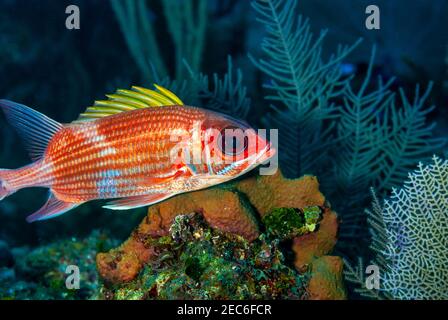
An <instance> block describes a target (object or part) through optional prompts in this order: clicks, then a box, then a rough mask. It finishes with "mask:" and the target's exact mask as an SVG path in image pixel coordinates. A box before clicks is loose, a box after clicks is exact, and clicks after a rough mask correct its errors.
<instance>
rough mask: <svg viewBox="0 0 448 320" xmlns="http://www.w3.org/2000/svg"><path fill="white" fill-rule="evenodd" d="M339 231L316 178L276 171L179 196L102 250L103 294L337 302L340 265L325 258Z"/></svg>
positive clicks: (340, 293) (334, 259) (152, 210)
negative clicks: (116, 244) (122, 240)
mask: <svg viewBox="0 0 448 320" xmlns="http://www.w3.org/2000/svg"><path fill="white" fill-rule="evenodd" d="M282 219H284V220H282ZM259 220H260V221H259ZM282 221H287V222H288V224H284V223H282ZM337 228H338V222H337V217H336V214H335V213H334V212H333V211H331V209H330V208H329V205H328V203H327V202H326V201H325V198H324V196H323V195H322V194H321V193H320V191H319V184H318V181H317V179H316V178H315V177H312V176H304V177H302V178H300V179H295V180H289V179H285V178H284V177H283V176H282V175H281V173H280V172H277V174H276V175H273V176H258V177H250V178H247V179H244V180H241V181H238V182H232V183H228V184H225V185H223V186H218V187H215V188H212V189H207V190H203V191H197V192H193V193H188V194H184V195H179V196H177V197H175V198H172V199H170V200H167V201H165V202H163V203H160V204H157V205H154V206H152V207H150V208H149V210H148V215H147V217H146V218H145V219H144V220H143V221H142V223H141V224H140V225H139V226H138V227H137V228H136V230H135V231H134V232H133V234H132V235H131V237H130V238H129V239H128V240H127V241H126V242H125V243H123V244H122V245H121V246H120V247H118V248H116V249H113V250H111V251H109V252H108V253H100V254H98V256H97V265H98V271H99V273H100V275H101V277H102V279H103V280H104V287H103V289H102V298H114V299H128V298H138V299H175V298H191V299H208V298H218V299H229V298H230V299H247V298H252V299H260V298H291V299H305V298H312V299H343V298H345V291H344V288H343V284H342V277H341V271H342V261H341V259H340V258H339V257H331V258H330V257H329V256H326V255H327V254H328V253H330V252H331V250H332V249H333V247H334V245H335V243H336V235H337ZM291 239H292V240H291ZM323 257H325V259H322V258H323ZM327 257H329V259H326V258H327ZM315 262H316V264H315ZM257 283H258V284H259V285H255V284H257ZM308 283H310V285H309V286H308Z"/></svg>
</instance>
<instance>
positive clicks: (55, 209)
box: [26, 193, 79, 223]
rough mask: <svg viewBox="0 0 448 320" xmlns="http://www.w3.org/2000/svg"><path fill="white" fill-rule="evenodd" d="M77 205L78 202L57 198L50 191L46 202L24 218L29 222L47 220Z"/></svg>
mask: <svg viewBox="0 0 448 320" xmlns="http://www.w3.org/2000/svg"><path fill="white" fill-rule="evenodd" d="M77 206H79V204H78V203H69V202H64V201H61V200H59V199H58V198H56V197H55V196H54V194H52V193H50V197H49V198H48V201H47V203H46V204H45V205H44V206H43V207H42V208H40V209H39V210H38V211H37V212H35V213H33V214H32V215H30V216H28V217H27V218H26V221H27V222H29V223H31V222H34V221H41V220H47V219H51V218H55V217H57V216H60V215H61V214H64V213H66V212H67V211H69V210H71V209H74V208H76V207H77Z"/></svg>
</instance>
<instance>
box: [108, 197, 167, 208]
mask: <svg viewBox="0 0 448 320" xmlns="http://www.w3.org/2000/svg"><path fill="white" fill-rule="evenodd" d="M175 195H176V194H175V193H168V194H167V193H155V194H149V195H143V196H137V197H129V198H124V199H120V200H116V201H112V202H109V203H108V204H107V205H105V206H103V208H105V209H110V210H129V209H136V208H141V207H146V206H150V205H153V204H156V203H158V202H161V201H163V200H166V199H168V198H171V197H173V196H175Z"/></svg>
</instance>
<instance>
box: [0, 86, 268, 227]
mask: <svg viewBox="0 0 448 320" xmlns="http://www.w3.org/2000/svg"><path fill="white" fill-rule="evenodd" d="M155 87H156V90H149V89H145V88H141V87H133V88H132V90H118V91H117V92H116V93H115V94H111V95H108V96H107V97H108V100H103V101H96V102H95V104H94V106H92V107H89V108H87V110H86V111H85V112H84V113H82V114H81V115H80V117H79V118H78V120H76V121H75V122H73V123H70V124H61V123H58V122H56V121H54V120H52V119H50V118H48V117H47V116H45V115H43V114H41V113H39V112H36V111H34V110H32V109H31V108H28V107H26V106H24V105H21V104H17V103H14V102H11V101H7V100H0V108H1V109H2V110H3V112H4V113H5V115H6V118H7V119H8V121H9V122H10V123H11V124H12V125H13V126H14V127H15V128H16V129H17V130H18V132H19V134H20V135H21V136H22V138H23V139H24V141H25V144H26V145H27V147H28V149H29V151H30V155H31V157H32V159H33V161H34V162H33V163H31V164H30V165H28V166H25V167H22V168H19V169H15V170H7V169H1V170H0V200H2V199H4V198H5V197H7V196H9V195H11V194H13V193H14V192H16V191H18V190H20V189H22V188H31V187H44V188H48V189H49V190H50V195H49V199H48V201H47V203H46V204H45V205H44V206H43V207H42V208H41V209H40V210H38V211H37V212H36V213H34V214H32V215H30V216H29V217H28V218H27V221H28V222H33V221H37V220H44V219H49V218H52V217H55V216H58V215H61V214H63V213H65V212H67V211H69V210H71V209H73V208H75V207H77V206H79V205H81V204H83V203H85V202H88V201H91V200H97V199H115V200H114V201H113V202H111V203H109V204H108V205H106V206H105V208H108V209H114V210H127V209H132V208H138V207H143V206H148V205H152V204H154V203H157V202H160V201H162V200H165V199H167V198H169V197H172V196H174V195H176V194H180V193H184V192H188V191H194V190H199V189H204V188H207V187H210V186H213V185H216V184H219V183H222V182H225V181H229V180H231V179H234V178H236V177H238V176H240V175H242V174H244V173H246V172H248V171H249V170H251V169H253V168H255V167H256V166H258V165H259V164H261V163H263V162H265V161H266V160H268V159H269V158H270V157H271V156H272V155H273V154H274V152H275V151H274V149H273V148H271V145H270V143H268V142H267V140H266V139H265V137H262V136H261V135H259V134H257V133H256V132H255V130H253V129H251V128H250V127H249V126H248V125H247V124H246V123H245V122H243V121H239V120H236V119H232V118H231V117H229V116H227V115H224V114H219V113H217V112H213V111H210V110H204V109H200V108H196V107H189V106H185V105H184V104H183V102H182V101H181V100H180V99H179V98H178V97H177V96H176V95H174V94H173V93H172V92H171V91H169V90H167V89H165V88H162V87H160V86H157V85H155Z"/></svg>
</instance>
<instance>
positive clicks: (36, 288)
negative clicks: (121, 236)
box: [0, 231, 117, 300]
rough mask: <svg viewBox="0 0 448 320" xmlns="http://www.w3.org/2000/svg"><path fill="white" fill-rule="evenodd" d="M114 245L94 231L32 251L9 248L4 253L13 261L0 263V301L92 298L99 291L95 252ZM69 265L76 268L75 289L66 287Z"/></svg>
mask: <svg viewBox="0 0 448 320" xmlns="http://www.w3.org/2000/svg"><path fill="white" fill-rule="evenodd" d="M116 244H117V242H116V241H115V240H112V239H110V237H109V236H108V235H107V234H104V233H101V232H98V231H94V232H92V234H91V235H90V236H88V237H86V238H85V239H82V240H81V239H76V238H72V239H66V240H59V241H56V242H54V243H51V244H48V245H44V246H40V247H38V248H35V249H32V250H31V249H29V248H27V247H21V248H13V249H11V252H10V253H8V256H10V255H11V256H13V260H14V261H12V263H8V264H7V265H6V264H5V265H0V288H1V289H2V290H0V300H15V299H33V300H48V299H69V300H73V299H76V300H77V299H90V298H93V297H95V295H96V294H97V292H98V291H99V287H98V274H97V270H96V268H95V263H94V260H95V255H96V254H97V253H98V252H100V251H104V250H107V249H109V248H111V247H112V246H115V245H116ZM0 250H2V251H3V249H0ZM3 255H5V254H3ZM69 265H76V266H77V267H78V268H79V270H80V289H79V290H69V289H67V288H66V284H65V282H66V278H67V277H68V274H66V267H67V266H69Z"/></svg>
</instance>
